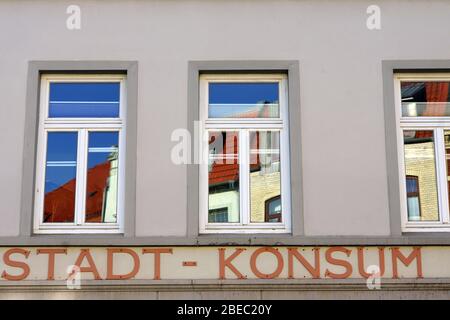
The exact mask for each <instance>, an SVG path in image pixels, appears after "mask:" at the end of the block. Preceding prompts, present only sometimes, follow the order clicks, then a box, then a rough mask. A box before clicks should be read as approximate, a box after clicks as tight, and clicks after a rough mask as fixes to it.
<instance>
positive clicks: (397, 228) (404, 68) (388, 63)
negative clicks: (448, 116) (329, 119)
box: [382, 60, 450, 244]
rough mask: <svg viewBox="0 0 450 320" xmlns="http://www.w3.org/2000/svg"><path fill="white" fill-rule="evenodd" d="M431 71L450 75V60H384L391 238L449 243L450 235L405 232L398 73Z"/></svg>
mask: <svg viewBox="0 0 450 320" xmlns="http://www.w3.org/2000/svg"><path fill="white" fill-rule="evenodd" d="M429 72H430V73H431V72H433V73H439V72H450V60H384V61H382V73H383V99H384V119H385V141H386V166H387V181H388V194H389V214H390V229H391V237H400V238H405V239H408V241H409V242H411V243H422V242H423V241H424V240H423V239H429V240H431V239H433V243H434V244H449V243H450V232H420V233H419V232H417V233H414V232H402V223H401V211H400V201H401V199H400V182H399V180H398V172H399V159H398V146H397V138H398V137H397V126H398V123H397V120H396V117H395V97H394V74H396V73H429Z"/></svg>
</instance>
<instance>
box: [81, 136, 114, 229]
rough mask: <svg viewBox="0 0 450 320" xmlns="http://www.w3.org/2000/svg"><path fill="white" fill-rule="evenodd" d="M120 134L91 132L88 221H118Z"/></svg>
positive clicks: (87, 194)
mask: <svg viewBox="0 0 450 320" xmlns="http://www.w3.org/2000/svg"><path fill="white" fill-rule="evenodd" d="M118 146H119V133H118V132H89V147H88V172H87V185H86V214H85V221H86V222H113V223H114V222H117V187H118V183H117V182H118V172H117V171H118V161H119V148H118Z"/></svg>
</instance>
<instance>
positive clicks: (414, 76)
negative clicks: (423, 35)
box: [394, 73, 450, 232]
mask: <svg viewBox="0 0 450 320" xmlns="http://www.w3.org/2000/svg"><path fill="white" fill-rule="evenodd" d="M402 81H403V82H404V81H450V73H399V74H394V86H395V88H394V97H395V115H396V121H397V150H398V159H399V181H400V184H399V185H400V211H401V217H402V218H401V221H402V231H403V232H450V213H449V200H448V190H447V189H448V187H447V169H446V160H445V157H446V155H445V141H444V130H446V129H447V130H450V117H403V116H402V108H401V86H400V84H401V82H402ZM403 130H433V138H434V148H435V167H436V181H437V183H436V184H437V186H436V187H437V195H438V209H439V221H408V209H407V192H406V171H405V155H404V139H403ZM419 186H420V184H419Z"/></svg>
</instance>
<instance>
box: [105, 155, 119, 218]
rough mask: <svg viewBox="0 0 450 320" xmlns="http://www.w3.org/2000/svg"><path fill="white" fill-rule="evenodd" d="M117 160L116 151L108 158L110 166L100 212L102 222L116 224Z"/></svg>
mask: <svg viewBox="0 0 450 320" xmlns="http://www.w3.org/2000/svg"><path fill="white" fill-rule="evenodd" d="M116 148H117V147H116ZM118 158H119V152H118V151H113V152H111V153H110V154H109V156H108V161H109V162H110V166H109V176H108V178H107V181H106V184H105V190H104V192H103V210H102V221H103V222H117V209H118V208H117V196H118V190H117V186H118V184H117V178H118V172H117V170H118Z"/></svg>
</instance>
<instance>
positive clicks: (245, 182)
mask: <svg viewBox="0 0 450 320" xmlns="http://www.w3.org/2000/svg"><path fill="white" fill-rule="evenodd" d="M248 134H249V133H248V130H240V131H239V140H240V142H239V180H240V184H239V186H240V190H239V192H240V195H241V196H240V205H241V209H240V213H241V223H242V224H243V225H248V224H249V223H250V201H249V196H250V195H249V188H250V186H249V166H250V165H249V152H250V150H249V143H248Z"/></svg>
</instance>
